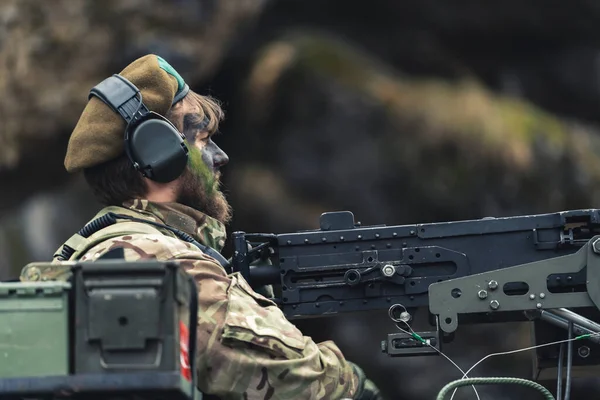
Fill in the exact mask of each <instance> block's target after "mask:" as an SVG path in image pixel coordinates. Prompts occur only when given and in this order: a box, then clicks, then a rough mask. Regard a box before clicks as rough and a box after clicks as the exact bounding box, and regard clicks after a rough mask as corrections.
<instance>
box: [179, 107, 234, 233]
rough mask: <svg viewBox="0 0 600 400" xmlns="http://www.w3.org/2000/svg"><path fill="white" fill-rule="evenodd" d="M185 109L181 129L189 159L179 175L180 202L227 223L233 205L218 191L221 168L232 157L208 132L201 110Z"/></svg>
mask: <svg viewBox="0 0 600 400" xmlns="http://www.w3.org/2000/svg"><path fill="white" fill-rule="evenodd" d="M185 108H186V106H184V107H183V110H182V112H183V118H182V121H183V123H182V128H183V129H182V132H183V134H184V135H185V138H186V144H187V146H188V149H189V162H188V166H187V167H186V169H185V171H184V173H183V175H182V176H181V177H180V178H179V179H180V186H179V193H178V198H177V202H179V203H181V204H185V205H187V206H189V207H192V208H194V209H196V210H198V211H201V212H204V213H205V214H207V215H208V216H210V217H213V218H216V219H217V220H219V221H221V222H223V223H225V224H226V223H228V222H229V220H230V219H231V207H230V205H229V203H228V202H227V200H226V199H225V196H224V195H223V193H222V192H221V191H220V190H219V186H220V180H219V178H220V176H221V172H220V168H221V167H222V166H224V165H225V164H227V163H228V162H229V157H227V154H225V152H224V151H223V150H221V149H220V148H219V146H217V144H216V143H215V142H214V141H213V138H212V137H211V136H210V135H209V134H208V132H207V131H206V129H205V121H204V120H203V119H202V118H200V115H199V114H198V111H199V110H198V109H197V108H196V109H195V108H194V107H189V106H188V107H187V108H190V109H187V110H186V109H185Z"/></svg>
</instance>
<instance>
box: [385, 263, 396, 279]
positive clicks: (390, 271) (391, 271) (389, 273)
mask: <svg viewBox="0 0 600 400" xmlns="http://www.w3.org/2000/svg"><path fill="white" fill-rule="evenodd" d="M381 272H382V273H383V275H385V276H387V277H388V278H389V277H391V276H393V275H394V273H395V272H396V268H394V266H393V265H389V264H388V265H385V266H384V267H383V268H382V269H381Z"/></svg>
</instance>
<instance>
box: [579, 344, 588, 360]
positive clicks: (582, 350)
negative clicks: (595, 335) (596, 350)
mask: <svg viewBox="0 0 600 400" xmlns="http://www.w3.org/2000/svg"><path fill="white" fill-rule="evenodd" d="M590 353H591V350H590V348H589V347H587V346H581V347H580V348H578V349H577V354H578V355H579V357H581V358H587V357H589V355H590Z"/></svg>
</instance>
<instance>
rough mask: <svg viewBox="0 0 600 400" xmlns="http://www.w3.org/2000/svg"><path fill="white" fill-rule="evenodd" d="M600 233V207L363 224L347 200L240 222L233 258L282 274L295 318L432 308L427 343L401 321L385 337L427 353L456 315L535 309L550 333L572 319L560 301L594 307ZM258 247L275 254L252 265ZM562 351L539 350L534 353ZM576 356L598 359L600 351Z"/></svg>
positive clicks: (531, 317)
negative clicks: (288, 228)
mask: <svg viewBox="0 0 600 400" xmlns="http://www.w3.org/2000/svg"><path fill="white" fill-rule="evenodd" d="M598 235H600V210H596V209H587V210H572V211H564V212H557V213H550V214H539V215H527V216H515V217H504V218H483V219H478V220H467V221H455V222H442V223H427V224H411V225H398V226H386V225H375V226H364V227H363V226H361V225H360V223H356V222H355V221H354V215H353V214H352V213H351V212H347V211H344V212H331V213H324V214H322V216H321V218H320V229H318V230H307V231H299V232H295V233H286V234H278V235H273V234H247V233H245V232H235V233H234V234H233V242H234V256H233V258H232V269H233V271H239V272H240V273H241V274H242V275H244V277H245V278H246V279H247V280H248V281H249V282H250V283H251V284H252V285H254V286H260V285H264V284H274V285H276V287H277V288H278V289H279V290H278V292H279V293H278V295H277V297H276V298H275V299H274V300H275V301H276V302H277V303H278V304H279V306H280V307H281V309H282V311H283V312H284V314H285V315H286V316H287V317H288V318H289V319H291V320H293V319H300V318H314V317H324V316H329V315H332V314H337V313H345V312H357V311H369V310H383V309H387V310H389V311H390V318H391V319H392V320H393V321H394V322H407V323H409V324H410V322H409V321H410V319H412V316H413V315H414V313H415V312H416V311H417V309H419V308H428V311H429V312H430V313H431V316H432V318H431V321H432V325H433V326H434V327H435V330H433V331H429V332H418V335H419V336H420V337H421V338H423V339H426V340H428V342H427V344H425V343H424V342H422V341H420V340H417V339H415V337H414V336H411V335H409V334H405V333H393V334H390V335H388V338H387V340H385V341H383V342H382V350H383V351H384V352H386V353H387V354H388V355H390V356H414V355H428V354H438V353H437V351H435V350H436V349H437V350H439V349H441V343H442V342H448V341H450V340H451V339H452V335H453V334H454V332H455V331H456V329H457V327H458V322H459V320H460V322H461V323H483V322H502V321H534V322H533V325H534V336H535V339H536V340H538V341H542V342H547V341H552V340H554V339H556V337H557V335H560V334H561V329H562V328H566V327H567V326H568V322H569V321H571V320H572V318H571V316H568V318H567V317H565V315H564V314H563V315H558V314H559V313H560V312H558V313H556V312H555V310H557V309H564V308H570V307H574V308H578V309H581V310H582V311H584V312H586V313H587V314H586V315H588V316H590V315H592V316H594V317H598V313H597V306H598V304H599V303H598V302H599V301H600V288H598V287H597V286H598V284H599V282H600V279H599V278H600V270H599V269H598V268H600V259H598V260H597V259H596V257H598V256H599V255H598V254H597V253H596V252H595V251H594V246H593V245H592V243H596V242H595V241H596V240H597V239H599V238H600V236H598ZM597 247H598V250H600V242H598V245H597ZM260 259H262V260H264V261H267V262H268V263H269V264H270V265H268V266H261V267H258V266H256V267H255V266H254V265H253V264H256V263H257V262H259V261H258V260H260ZM596 264H598V265H597V266H596ZM542 312H543V313H542ZM402 313H404V314H405V316H406V317H407V318H406V321H404V320H402V318H401V314H402ZM587 321H589V319H587ZM571 322H572V321H571ZM590 322H591V321H590ZM550 324H551V325H550ZM595 327H596V325H594V329H593V331H594V332H600V330H596V329H595ZM542 328H543V329H542ZM575 328H576V330H578V331H579V332H590V331H592V330H590V325H589V324H588V326H587V327H584V326H582V325H581V324H577V325H575ZM598 328H600V326H598ZM560 338H562V336H560ZM593 339H595V338H593ZM597 342H598V341H597V340H596V343H594V342H591V343H589V344H588V345H589V346H592V347H593V346H598V343H597ZM596 350H598V351H596ZM591 353H592V354H596V353H600V347H598V348H597V349H593V351H592V352H591ZM556 356H557V355H556V354H554V353H552V354H548V352H547V351H546V350H544V351H540V352H538V362H539V364H540V365H542V364H543V365H546V364H548V365H549V361H550V360H553V359H555V357H556ZM580 361H581V363H582V364H590V363H594V364H600V358H599V357H595V356H592V357H587V358H585V359H583V358H582V359H581V360H580ZM552 365H554V362H552Z"/></svg>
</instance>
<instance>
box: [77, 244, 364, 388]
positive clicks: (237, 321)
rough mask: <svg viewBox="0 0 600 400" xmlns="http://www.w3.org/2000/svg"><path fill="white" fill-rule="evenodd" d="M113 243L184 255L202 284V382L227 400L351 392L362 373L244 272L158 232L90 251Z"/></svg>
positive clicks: (139, 253)
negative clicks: (299, 326) (305, 332)
mask: <svg viewBox="0 0 600 400" xmlns="http://www.w3.org/2000/svg"><path fill="white" fill-rule="evenodd" d="M113 247H124V248H125V258H126V259H127V260H132V261H133V260H136V259H143V258H154V259H157V260H166V259H176V260H179V261H180V262H181V263H182V265H183V266H184V268H185V269H186V270H187V272H188V273H189V274H190V275H191V276H193V277H194V279H195V281H196V282H197V285H198V292H199V301H198V306H199V310H198V345H197V347H198V350H197V358H196V360H197V361H196V365H197V373H198V386H199V388H200V390H201V391H203V392H204V393H206V394H214V395H217V396H219V397H220V398H221V399H227V400H230V399H231V400H234V399H235V400H237V399H243V400H246V399H248V400H250V399H261V400H263V399H271V400H288V399H307V400H308V399H311V400H312V399H315V400H320V399H330V400H336V399H343V398H351V399H352V398H354V396H355V395H356V391H357V386H358V378H357V376H356V375H355V374H354V372H353V369H352V366H351V364H350V363H348V362H347V361H346V360H345V359H344V356H343V354H342V352H341V351H340V350H339V348H338V347H337V346H336V345H335V344H334V343H333V342H332V341H326V342H322V343H315V342H314V341H313V340H312V339H311V338H310V337H308V336H304V335H303V334H302V333H301V332H300V330H298V329H297V328H296V327H295V326H294V325H293V324H292V323H291V322H289V321H288V320H287V319H286V318H285V316H284V315H283V313H282V312H281V310H280V309H279V308H278V307H277V306H276V304H275V303H273V302H272V301H270V300H268V299H267V298H265V297H263V296H261V295H260V294H258V293H256V292H254V291H253V290H252V289H251V288H250V286H249V285H248V283H247V282H246V281H245V280H244V279H243V277H242V276H240V275H239V274H232V275H229V276H228V275H226V273H225V271H224V270H223V268H222V267H221V266H220V265H219V264H218V263H217V262H216V261H215V260H214V259H212V258H211V257H209V256H207V255H205V254H204V253H202V252H200V251H198V250H195V248H192V246H191V245H189V244H188V243H185V242H182V241H179V240H177V239H172V238H168V237H165V236H160V235H129V236H123V237H120V238H114V239H111V240H109V241H107V242H105V243H103V244H102V245H99V246H97V247H96V248H95V249H91V250H90V251H89V252H88V255H86V256H85V257H88V259H89V258H91V259H94V258H97V257H99V256H100V255H102V254H103V253H104V252H106V251H108V250H110V249H111V248H113Z"/></svg>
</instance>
